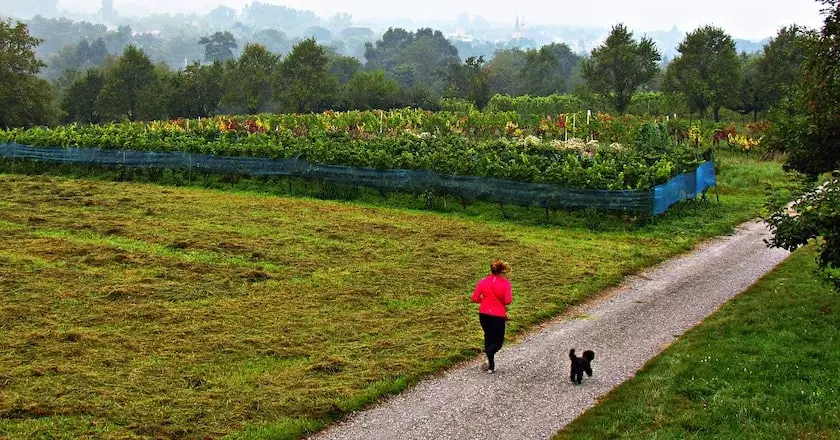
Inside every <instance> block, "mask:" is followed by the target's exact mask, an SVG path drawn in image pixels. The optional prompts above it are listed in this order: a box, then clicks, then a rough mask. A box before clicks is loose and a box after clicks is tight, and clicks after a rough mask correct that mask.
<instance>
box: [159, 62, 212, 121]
mask: <svg viewBox="0 0 840 440" xmlns="http://www.w3.org/2000/svg"><path fill="white" fill-rule="evenodd" d="M223 78H224V66H223V65H222V63H221V62H219V61H216V62H215V63H213V64H211V65H209V66H202V65H201V64H200V63H199V62H197V61H196V62H194V63H193V64H190V65H189V66H187V68H186V69H184V70H183V71H182V72H178V73H177V74H176V75H175V76H173V77H172V79H171V82H172V86H171V87H170V91H171V93H170V95H169V99H168V103H167V109H168V113H169V115H171V116H178V117H184V118H197V117H207V116H212V115H213V114H215V112H216V109H217V108H218V107H219V102H220V101H221V99H222V80H223Z"/></svg>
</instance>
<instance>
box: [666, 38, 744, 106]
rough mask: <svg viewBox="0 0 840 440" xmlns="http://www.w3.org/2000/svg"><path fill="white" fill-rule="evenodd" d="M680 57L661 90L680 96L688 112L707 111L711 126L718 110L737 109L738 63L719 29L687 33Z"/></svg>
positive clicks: (729, 44)
mask: <svg viewBox="0 0 840 440" xmlns="http://www.w3.org/2000/svg"><path fill="white" fill-rule="evenodd" d="M677 51H678V52H679V53H680V55H678V56H677V57H676V58H674V60H673V61H671V63H670V64H668V68H667V70H666V72H665V85H664V86H665V89H666V90H668V91H672V92H679V93H682V94H683V95H684V96H685V98H686V103H687V104H688V108H689V110H690V111H697V112H699V113H700V117H701V118H702V117H705V116H706V111H707V110H708V109H709V108H711V109H712V114H713V116H714V119H715V122H718V121H720V109H721V108H723V107H730V108H731V107H735V106H737V105H738V90H739V89H740V86H741V77H742V72H741V60H740V59H739V58H738V53H737V52H736V51H735V42H734V41H733V40H732V37H730V36H729V35H727V34H726V33H725V32H724V31H723V29H720V28H716V27H712V26H704V27H701V28H698V29H696V30H694V31H693V32H690V33H689V34H688V35H686V37H685V39H684V40H683V41H682V42H681V43H680V45H679V47H678V48H677Z"/></svg>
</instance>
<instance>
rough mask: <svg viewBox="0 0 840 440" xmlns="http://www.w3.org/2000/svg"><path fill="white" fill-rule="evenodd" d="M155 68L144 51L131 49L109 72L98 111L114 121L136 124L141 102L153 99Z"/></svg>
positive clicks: (129, 48)
mask: <svg viewBox="0 0 840 440" xmlns="http://www.w3.org/2000/svg"><path fill="white" fill-rule="evenodd" d="M155 80H156V76H155V67H154V65H153V64H152V61H151V60H149V57H148V56H146V54H145V53H144V52H143V49H138V48H137V47H135V46H133V45H131V46H128V47H127V48H126V49H125V51H124V52H123V54H122V56H121V57H120V58H119V59H118V60H117V63H116V64H115V65H114V67H113V68H111V70H109V71H108V73H107V75H106V80H105V86H104V87H103V89H102V93H100V94H99V98H98V101H97V107H98V108H100V109H103V110H104V112H105V113H107V114H108V115H111V116H112V117H115V118H121V117H126V118H128V120H129V121H135V120H137V119H138V118H139V117H140V116H141V114H140V109H141V107H142V106H143V105H144V104H143V100H142V99H141V98H143V97H147V96H152V95H153V93H152V91H151V90H150V89H151V88H153V86H154V85H155Z"/></svg>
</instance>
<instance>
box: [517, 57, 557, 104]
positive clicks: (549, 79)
mask: <svg viewBox="0 0 840 440" xmlns="http://www.w3.org/2000/svg"><path fill="white" fill-rule="evenodd" d="M556 65H557V58H556V57H555V56H554V53H553V52H551V51H549V50H546V49H545V47H543V48H540V49H539V50H536V49H529V50H527V51H526V52H525V65H524V66H523V67H522V71H521V72H520V75H521V77H522V81H521V82H522V91H523V92H524V93H525V94H528V95H535V96H548V95H551V94H554V93H557V94H559V93H563V92H565V91H566V79H565V78H564V77H562V76H559V75H557V73H556V70H557V69H556Z"/></svg>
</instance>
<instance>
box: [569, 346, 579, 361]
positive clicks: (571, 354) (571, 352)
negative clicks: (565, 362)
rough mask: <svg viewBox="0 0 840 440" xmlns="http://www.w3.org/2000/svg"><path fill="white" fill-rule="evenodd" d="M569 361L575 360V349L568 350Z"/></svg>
mask: <svg viewBox="0 0 840 440" xmlns="http://www.w3.org/2000/svg"><path fill="white" fill-rule="evenodd" d="M569 359H571V360H575V359H577V356H575V349H574V348H573V349H571V350H569Z"/></svg>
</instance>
